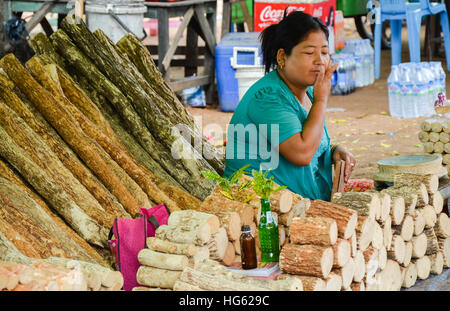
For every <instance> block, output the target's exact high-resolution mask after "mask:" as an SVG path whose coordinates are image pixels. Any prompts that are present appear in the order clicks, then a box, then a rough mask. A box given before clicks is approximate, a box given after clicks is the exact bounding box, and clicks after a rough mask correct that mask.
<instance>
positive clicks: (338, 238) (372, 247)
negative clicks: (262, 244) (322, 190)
mask: <svg viewBox="0 0 450 311" xmlns="http://www.w3.org/2000/svg"><path fill="white" fill-rule="evenodd" d="M437 186H438V178H437V176H436V175H413V174H397V175H396V176H395V184H394V186H393V187H390V188H387V189H385V190H383V191H381V192H376V191H366V192H345V193H336V194H335V195H334V196H333V198H332V202H324V201H320V200H315V201H312V202H311V206H310V208H309V209H308V211H307V212H306V217H304V218H294V220H293V222H292V224H291V226H290V228H289V231H290V243H289V244H287V245H285V246H284V247H283V249H282V251H281V256H280V267H281V269H282V270H283V271H284V272H286V273H287V274H284V275H281V276H280V278H288V277H292V275H295V277H297V278H300V279H301V280H302V281H303V287H304V289H305V290H400V288H401V287H402V286H403V287H406V288H409V287H411V286H413V285H414V284H415V282H416V280H417V279H426V278H428V276H429V275H430V273H434V274H440V273H442V270H443V267H446V268H448V267H449V262H448V257H449V255H450V239H449V233H450V232H449V231H450V222H449V220H448V217H447V215H446V214H444V213H441V211H442V208H443V200H442V196H441V195H440V193H439V192H438V191H437Z"/></svg>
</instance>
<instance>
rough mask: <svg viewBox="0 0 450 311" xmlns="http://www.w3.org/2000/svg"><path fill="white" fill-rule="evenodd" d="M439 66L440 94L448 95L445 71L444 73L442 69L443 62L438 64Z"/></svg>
mask: <svg viewBox="0 0 450 311" xmlns="http://www.w3.org/2000/svg"><path fill="white" fill-rule="evenodd" d="M437 66H438V70H439V82H440V90H439V92H440V93H444V94H446V92H445V71H444V68H442V63H441V62H438V65H437Z"/></svg>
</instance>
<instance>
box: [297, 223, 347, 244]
mask: <svg viewBox="0 0 450 311" xmlns="http://www.w3.org/2000/svg"><path fill="white" fill-rule="evenodd" d="M289 235H290V238H291V243H294V244H315V245H322V246H331V245H334V244H335V243H336V239H337V225H336V221H335V220H334V219H332V218H326V217H303V218H302V217H295V218H294V219H293V220H292V223H291V226H290V228H289ZM347 243H348V242H347ZM349 250H350V249H349Z"/></svg>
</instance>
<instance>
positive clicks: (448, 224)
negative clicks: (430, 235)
mask: <svg viewBox="0 0 450 311" xmlns="http://www.w3.org/2000/svg"><path fill="white" fill-rule="evenodd" d="M434 232H435V233H436V235H437V236H438V237H440V238H450V220H449V218H448V216H447V214H445V213H440V214H439V215H438V216H437V220H436V224H435V225H434Z"/></svg>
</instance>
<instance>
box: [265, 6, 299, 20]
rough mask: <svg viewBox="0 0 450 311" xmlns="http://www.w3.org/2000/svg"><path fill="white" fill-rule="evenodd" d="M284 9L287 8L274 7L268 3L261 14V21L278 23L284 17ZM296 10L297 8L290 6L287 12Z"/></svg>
mask: <svg viewBox="0 0 450 311" xmlns="http://www.w3.org/2000/svg"><path fill="white" fill-rule="evenodd" d="M284 10H285V9H273V8H272V6H271V5H268V6H266V7H265V8H264V9H263V10H262V11H261V13H260V14H259V20H260V21H261V22H276V23H277V22H279V21H280V20H281V18H282V17H283V13H284ZM294 10H296V8H294V7H288V9H287V11H286V13H287V14H289V13H291V12H292V11H294ZM300 10H301V11H303V10H304V8H300Z"/></svg>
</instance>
